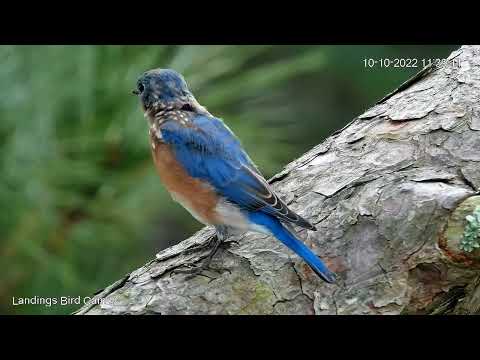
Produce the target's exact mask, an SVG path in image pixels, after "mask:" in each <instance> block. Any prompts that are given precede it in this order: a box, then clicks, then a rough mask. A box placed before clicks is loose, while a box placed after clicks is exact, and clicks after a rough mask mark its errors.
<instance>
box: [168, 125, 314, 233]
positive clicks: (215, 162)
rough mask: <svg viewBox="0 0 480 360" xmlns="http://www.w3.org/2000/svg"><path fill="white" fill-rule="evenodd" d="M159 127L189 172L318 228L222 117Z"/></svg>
mask: <svg viewBox="0 0 480 360" xmlns="http://www.w3.org/2000/svg"><path fill="white" fill-rule="evenodd" d="M160 130H161V133H162V139H163V141H165V142H166V143H168V144H170V145H171V146H172V149H173V152H174V154H175V157H176V159H177V161H179V162H180V164H181V165H182V166H183V167H184V168H185V170H186V171H187V172H188V173H189V175H190V176H192V177H194V178H198V179H201V180H204V181H206V182H208V183H209V184H210V185H212V186H213V187H214V188H215V190H216V191H217V192H218V193H219V194H220V195H221V196H223V197H225V198H226V199H227V200H229V201H230V202H233V203H236V204H237V205H239V206H240V207H242V208H244V209H246V210H252V211H261V212H264V213H267V214H270V215H274V216H275V217H277V218H279V219H280V220H284V221H287V222H291V223H294V224H297V225H299V226H302V227H305V228H308V229H315V227H314V226H312V225H311V224H310V223H308V222H307V221H306V220H305V219H303V218H301V217H300V216H299V215H297V214H296V213H294V212H293V211H291V210H290V209H289V208H288V207H287V205H286V204H285V203H284V202H283V201H281V199H279V198H278V196H277V195H276V194H275V193H274V192H273V191H272V190H271V188H270V186H269V184H268V183H267V182H266V181H265V179H264V178H263V177H262V176H261V174H260V173H259V171H258V170H257V168H256V167H255V165H254V164H253V162H252V161H251V160H250V158H249V157H248V155H247V154H246V152H245V151H244V149H243V148H242V146H241V144H240V141H239V140H238V139H237V137H236V136H235V135H234V134H233V133H232V132H231V131H230V129H229V128H228V127H227V126H226V125H225V124H224V123H223V121H221V120H220V119H217V118H214V117H209V116H196V117H194V118H193V119H192V121H190V122H188V123H185V124H182V123H180V122H178V121H174V120H171V121H166V122H164V123H163V124H162V126H161V128H160Z"/></svg>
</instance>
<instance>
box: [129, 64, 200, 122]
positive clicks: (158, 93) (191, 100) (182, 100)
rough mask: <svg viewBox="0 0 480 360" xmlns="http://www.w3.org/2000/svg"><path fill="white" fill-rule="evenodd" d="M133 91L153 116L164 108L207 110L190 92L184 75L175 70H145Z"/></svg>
mask: <svg viewBox="0 0 480 360" xmlns="http://www.w3.org/2000/svg"><path fill="white" fill-rule="evenodd" d="M133 93H134V94H135V95H137V96H138V97H139V98H140V101H141V103H142V106H143V110H144V111H145V114H146V115H148V116H151V117H155V115H156V114H157V113H159V112H161V111H164V110H187V111H196V112H198V113H202V112H206V109H205V108H203V107H202V106H201V105H200V104H198V102H197V100H196V99H195V97H194V96H193V94H192V93H191V92H190V90H189V88H188V86H187V83H186V81H185V79H184V78H183V76H182V75H181V74H179V73H177V72H176V71H174V70H170V69H153V70H149V71H146V72H144V73H143V74H142V75H141V76H140V77H139V78H138V80H137V87H136V89H135V90H133Z"/></svg>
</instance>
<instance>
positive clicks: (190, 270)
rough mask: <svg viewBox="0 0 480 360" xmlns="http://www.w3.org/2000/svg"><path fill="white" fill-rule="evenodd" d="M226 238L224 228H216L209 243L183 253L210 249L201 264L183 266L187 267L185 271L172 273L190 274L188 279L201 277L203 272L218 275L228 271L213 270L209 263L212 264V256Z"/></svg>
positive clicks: (178, 270)
mask: <svg viewBox="0 0 480 360" xmlns="http://www.w3.org/2000/svg"><path fill="white" fill-rule="evenodd" d="M226 237H227V232H226V229H225V228H224V227H217V235H216V236H213V237H212V238H210V240H209V241H206V242H205V243H202V244H200V245H196V246H193V247H191V248H188V249H186V250H184V251H183V252H184V253H192V252H197V251H199V250H204V249H205V248H210V247H211V250H210V252H209V253H208V255H207V256H206V258H205V260H204V261H203V262H202V264H201V265H185V266H188V267H187V268H186V269H185V268H184V269H175V270H174V272H175V273H184V274H185V273H186V274H190V276H189V278H191V277H195V276H197V275H202V272H203V271H205V270H213V271H216V272H219V273H220V272H222V271H225V270H226V271H229V270H228V269H226V268H214V267H211V266H210V263H211V262H212V259H213V257H214V255H215V254H216V252H217V250H218V248H219V246H220V245H221V244H222V243H223V241H224V240H225V238H226Z"/></svg>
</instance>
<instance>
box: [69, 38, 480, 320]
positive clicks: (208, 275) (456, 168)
mask: <svg viewBox="0 0 480 360" xmlns="http://www.w3.org/2000/svg"><path fill="white" fill-rule="evenodd" d="M392 71H394V70H392ZM366 91H368V88H366ZM479 131H480V46H463V47H461V48H460V49H459V50H458V51H455V52H454V53H452V54H451V55H450V57H449V58H448V61H447V63H446V65H445V66H442V67H440V68H437V67H434V66H432V67H428V68H426V69H424V70H422V71H421V72H420V73H419V74H418V75H416V76H415V77H414V78H412V79H410V80H409V81H407V82H406V83H405V84H403V85H402V86H401V87H400V88H399V89H397V90H396V91H394V92H393V93H392V94H389V95H387V96H386V97H385V98H384V99H382V100H381V101H379V102H378V103H377V104H376V105H375V106H374V107H373V108H371V109H370V110H368V111H367V112H365V113H364V114H362V115H360V116H358V117H357V118H355V119H354V120H353V121H352V122H351V123H350V124H348V125H347V126H346V127H345V128H343V129H342V130H341V131H338V132H336V133H335V134H333V135H332V136H330V137H329V138H328V139H326V140H325V141H324V142H323V143H321V144H320V145H318V146H316V147H315V148H313V149H312V150H311V151H309V152H308V153H306V154H305V155H303V156H302V157H301V158H300V159H298V160H296V161H294V162H292V163H291V164H289V165H288V166H287V167H286V168H285V169H284V170H283V171H282V172H281V173H280V174H278V175H276V176H275V177H273V178H272V179H271V180H270V183H271V184H272V186H273V187H274V189H275V190H276V191H277V192H278V193H279V195H280V196H282V197H283V199H285V200H286V203H287V204H288V205H289V206H290V207H291V208H292V209H293V210H294V211H296V212H298V213H299V214H300V215H302V216H303V217H305V218H306V219H308V220H310V221H311V222H312V223H313V224H315V225H316V227H317V228H318V231H316V232H313V231H306V230H300V231H299V236H300V237H301V238H302V239H304V241H305V243H306V244H307V245H308V246H309V247H310V248H312V249H313V250H314V252H316V253H317V254H318V255H319V256H320V257H321V258H322V259H323V260H324V261H325V262H326V263H327V265H328V266H329V267H330V268H331V269H332V270H333V271H335V272H336V273H337V274H338V282H337V283H336V284H327V283H324V282H323V281H321V280H320V279H319V278H318V277H317V276H316V275H315V274H314V273H313V272H312V271H311V270H310V268H309V267H308V266H307V265H306V264H305V263H304V262H303V261H302V260H301V259H300V258H298V257H297V256H295V255H294V254H293V253H292V252H290V250H288V249H287V248H286V247H285V246H283V245H282V244H281V243H280V242H279V241H277V240H275V239H273V238H272V237H269V236H266V235H262V234H255V233H246V234H243V235H240V236H234V237H230V238H228V239H227V241H226V242H225V243H224V244H223V245H222V246H221V247H220V248H219V250H218V252H217V254H216V255H215V257H214V259H213V261H212V263H211V267H213V268H218V270H217V271H213V270H208V271H205V272H204V273H203V275H199V276H195V277H190V275H189V274H185V273H181V272H179V271H181V270H182V269H184V268H185V266H188V265H192V264H197V265H198V264H201V263H202V261H203V260H204V259H205V257H206V255H207V254H208V250H209V249H208V248H204V249H201V248H200V249H199V250H194V251H185V250H187V249H189V248H191V247H192V246H196V245H198V244H201V243H205V242H206V241H208V239H209V238H210V237H211V236H212V235H213V234H214V231H213V229H211V228H205V229H203V230H201V231H200V232H198V233H197V234H195V235H194V236H192V237H191V238H189V239H187V240H185V241H183V242H181V243H179V244H177V245H175V246H172V247H170V248H168V249H166V250H164V251H162V252H161V253H159V254H158V255H157V259H155V260H153V261H151V262H149V263H148V264H146V265H145V266H143V267H142V268H140V269H138V270H136V271H134V272H132V273H131V274H129V275H127V276H126V277H125V278H124V279H122V280H119V281H117V282H116V283H114V284H113V285H111V286H109V287H107V288H106V289H104V290H103V291H102V292H100V293H98V294H97V295H96V296H95V297H94V298H93V300H92V303H90V304H87V305H86V306H84V307H83V308H81V309H80V310H79V311H77V312H76V313H77V314H448V313H463V314H466V313H469V314H472V313H480V277H479V275H480V271H479V269H480V250H478V249H477V250H475V251H474V252H471V253H467V252H464V251H462V250H460V248H459V244H460V241H461V239H462V236H463V229H464V227H465V224H466V220H465V216H466V215H468V214H469V213H471V212H472V211H473V208H474V205H478V204H480V196H476V195H477V194H478V192H477V191H478V189H479V187H480V138H479V135H480V132H479Z"/></svg>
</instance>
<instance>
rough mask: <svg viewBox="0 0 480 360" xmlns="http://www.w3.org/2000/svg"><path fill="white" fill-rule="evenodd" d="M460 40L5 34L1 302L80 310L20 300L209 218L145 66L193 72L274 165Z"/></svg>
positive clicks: (251, 147) (6, 306)
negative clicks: (171, 186) (159, 112)
mask: <svg viewBox="0 0 480 360" xmlns="http://www.w3.org/2000/svg"><path fill="white" fill-rule="evenodd" d="M458 47H459V46H456V45H432V46H428V45H415V46H407V45H402V46H394V45H392V46H388V45H375V46H365V45H355V46H333V45H332V46H303V45H302V46H286V45H285V46H283V45H281V46H279V45H276V46H0V64H1V66H0V87H1V88H2V91H1V94H2V96H1V97H0V151H1V152H0V171H1V172H0V174H1V177H0V204H1V209H2V211H1V213H0V259H1V264H2V271H1V275H0V314H5V313H18V314H68V313H70V312H72V311H73V310H75V309H77V308H78V306H77V305H72V306H61V305H59V304H57V305H53V306H45V305H30V306H12V300H13V297H16V298H24V297H33V296H38V297H42V298H59V297H61V296H69V297H72V298H74V297H78V296H80V297H85V296H91V295H92V293H93V292H95V291H96V290H98V289H100V288H102V287H105V286H107V285H109V284H110V283H111V282H113V281H115V280H117V279H119V278H120V277H122V276H123V275H125V274H126V273H128V272H130V271H132V270H134V269H136V268H138V267H139V266H141V265H143V264H144V263H145V262H147V261H148V260H151V259H152V258H153V257H154V255H155V253H156V252H158V251H159V250H161V249H163V248H165V247H167V246H170V245H172V244H175V243H177V242H179V241H181V240H183V239H185V238H186V237H188V236H189V235H190V234H192V233H193V232H195V231H197V230H199V229H200V228H201V225H200V224H199V223H198V222H196V221H195V220H194V219H193V218H192V217H191V216H190V215H189V214H188V213H187V212H186V211H185V210H184V209H183V208H182V207H180V206H179V205H177V204H176V203H174V202H173V201H172V200H171V199H170V197H169V195H168V194H167V193H166V192H165V190H164V189H163V187H162V186H161V184H160V182H159V179H158V177H157V174H156V172H155V170H154V168H153V164H152V160H151V155H150V149H149V143H148V136H147V124H146V121H145V119H144V118H143V113H142V111H141V110H140V106H139V103H138V99H137V98H136V97H135V96H133V95H132V94H131V90H132V89H133V88H134V86H135V82H136V79H137V77H138V76H139V75H140V74H141V73H142V72H143V71H145V70H148V69H151V68H157V67H162V68H166V67H168V68H173V69H175V70H177V71H179V72H181V73H182V74H183V75H184V76H185V78H186V80H187V82H188V83H189V85H190V88H191V90H192V91H193V93H194V94H195V95H196V97H197V99H198V100H199V102H200V103H201V104H202V105H204V106H206V107H207V108H208V110H209V111H210V112H211V113H213V114H214V115H216V116H218V117H221V118H223V119H224V120H225V121H226V123H227V124H228V125H229V126H230V128H231V129H232V130H233V131H234V132H235V133H236V134H237V135H238V136H239V137H240V138H241V140H242V142H243V144H244V146H245V148H246V149H247V151H248V152H249V154H250V156H251V157H252V159H253V160H254V161H255V162H256V163H257V165H258V166H259V168H260V169H261V170H262V172H263V173H264V174H265V175H266V176H267V177H270V176H272V175H274V174H275V173H276V172H278V171H280V170H281V169H282V167H283V166H284V165H286V164H287V163H288V162H290V161H292V160H294V159H295V158H297V157H299V156H300V155H301V154H303V153H304V152H305V151H307V150H308V149H310V148H311V147H312V146H314V145H316V144H318V143H319V142H321V141H322V140H323V139H324V138H325V137H327V136H328V135H329V134H331V133H332V132H333V131H334V130H336V129H339V128H341V127H342V126H344V125H345V124H346V123H347V122H349V121H350V120H352V118H353V117H355V116H357V115H359V114H360V113H362V112H363V111H365V110H366V109H368V108H369V107H370V106H371V105H373V103H374V102H375V101H377V100H379V99H380V98H381V97H383V96H384V95H385V94H386V93H388V92H390V91H391V90H393V89H394V88H396V87H397V86H398V85H400V84H401V83H402V82H404V81H405V80H407V79H408V78H409V77H410V76H412V75H413V74H415V73H416V72H418V71H419V70H420V69H421V65H422V61H421V60H422V59H435V58H440V59H443V58H446V57H447V56H448V55H449V54H450V52H451V51H453V50H455V49H456V48H458ZM366 58H374V59H380V58H389V59H394V58H403V59H407V58H415V59H418V65H419V67H417V68H393V67H389V68H382V67H380V66H379V65H377V66H374V67H372V68H366V67H365V66H364V59H366Z"/></svg>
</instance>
